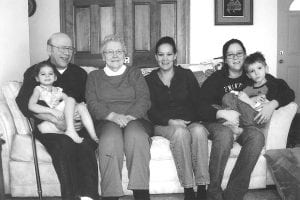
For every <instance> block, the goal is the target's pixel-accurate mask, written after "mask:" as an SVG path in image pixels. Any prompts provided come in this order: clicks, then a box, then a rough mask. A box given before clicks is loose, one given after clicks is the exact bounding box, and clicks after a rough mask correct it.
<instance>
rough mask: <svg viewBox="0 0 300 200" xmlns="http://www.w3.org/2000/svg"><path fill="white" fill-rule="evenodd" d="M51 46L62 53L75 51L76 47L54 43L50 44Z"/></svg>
mask: <svg viewBox="0 0 300 200" xmlns="http://www.w3.org/2000/svg"><path fill="white" fill-rule="evenodd" d="M49 45H50V46H51V47H54V48H57V50H58V51H59V52H60V53H70V54H71V53H73V52H74V51H75V48H74V47H69V46H60V47H59V46H55V45H53V44H49Z"/></svg>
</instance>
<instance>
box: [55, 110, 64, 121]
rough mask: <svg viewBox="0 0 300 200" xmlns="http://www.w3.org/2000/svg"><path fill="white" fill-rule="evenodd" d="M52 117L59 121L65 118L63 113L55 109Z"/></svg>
mask: <svg viewBox="0 0 300 200" xmlns="http://www.w3.org/2000/svg"><path fill="white" fill-rule="evenodd" d="M52 115H54V117H56V119H58V120H63V119H64V118H65V116H64V113H63V112H61V111H59V110H55V109H53V111H52Z"/></svg>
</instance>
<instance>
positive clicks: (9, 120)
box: [0, 63, 297, 197]
mask: <svg viewBox="0 0 300 200" xmlns="http://www.w3.org/2000/svg"><path fill="white" fill-rule="evenodd" d="M184 66H185V67H188V68H190V69H191V70H192V71H194V74H195V76H196V77H197V79H198V81H199V83H200V84H201V82H203V80H204V79H205V73H204V72H203V71H205V70H207V69H211V68H212V66H211V65H210V64H207V63H204V64H200V65H184ZM85 69H86V70H87V71H91V69H90V68H85ZM147 71H148V70H145V71H143V72H144V73H147ZM20 85H21V83H20V82H14V81H10V82H6V83H4V84H3V85H2V86H1V91H2V92H1V91H0V136H1V138H2V139H4V140H5V141H6V143H5V144H4V146H3V150H2V162H3V171H4V182H5V192H6V193H7V194H11V195H12V196H15V197H19V196H23V197H25V196H37V195H38V194H37V189H36V188H37V186H36V179H35V171H34V163H33V154H32V146H31V145H32V143H31V139H30V136H29V134H28V133H29V132H30V129H29V126H28V122H27V121H26V119H25V118H24V116H23V115H22V114H21V112H20V111H19V109H18V108H17V105H16V103H15V97H16V95H17V93H18V90H19V88H20ZM296 111H297V104H295V103H290V104H289V105H287V106H285V107H282V108H280V109H278V110H276V111H275V112H274V114H273V116H272V119H271V121H270V123H269V125H268V126H267V128H266V130H265V136H266V145H265V148H264V149H263V151H262V153H261V156H260V157H259V160H258V162H257V164H256V167H255V169H254V171H253V173H252V175H251V181H250V186H249V188H265V187H266V185H267V184H273V180H272V178H271V176H270V174H269V172H268V169H267V166H266V165H267V164H266V160H265V158H264V156H263V155H264V153H265V151H266V150H268V149H282V148H285V147H286V141H287V136H288V131H289V128H290V124H291V121H292V119H293V117H294V115H295V113H296ZM152 140H153V142H152V146H151V161H150V193H151V194H158V193H181V192H183V188H182V187H181V186H180V184H179V181H178V178H177V173H176V168H175V165H174V161H173V157H172V154H171V152H170V149H169V141H168V140H166V139H164V138H162V137H153V138H152ZM210 145H211V144H209V147H210ZM240 148H241V147H240V146H239V144H237V143H234V146H233V148H232V150H231V155H230V158H229V160H228V162H227V166H226V169H225V173H224V177H223V182H222V187H223V188H224V187H225V186H226V184H227V182H228V178H229V175H230V172H231V170H232V168H233V166H234V163H235V162H236V159H237V156H238V154H239V151H240ZM37 152H38V160H39V169H40V174H41V182H42V190H43V195H44V196H60V187H59V182H58V179H57V176H56V173H55V171H54V168H53V165H52V161H51V157H50V156H49V154H48V153H47V152H46V150H45V148H44V146H43V145H42V144H41V143H40V142H38V141H37ZM99 180H100V179H99ZM127 184H128V177H127V169H126V165H125V164H124V167H123V188H124V193H125V194H131V191H128V190H127ZM99 193H100V188H99Z"/></svg>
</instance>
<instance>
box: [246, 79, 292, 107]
mask: <svg viewBox="0 0 300 200" xmlns="http://www.w3.org/2000/svg"><path fill="white" fill-rule="evenodd" d="M266 80H267V82H266V84H265V85H266V86H267V88H268V92H267V95H266V98H267V99H268V100H269V101H272V100H274V99H275V100H276V101H278V103H279V106H278V108H279V107H281V106H285V105H287V104H289V103H290V102H292V101H294V100H295V93H294V91H293V90H292V89H291V88H290V87H289V86H288V84H287V83H286V82H285V81H284V80H282V79H278V78H275V77H274V76H272V75H271V74H266ZM250 84H252V85H253V82H252V83H250Z"/></svg>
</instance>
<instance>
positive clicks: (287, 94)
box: [198, 69, 295, 121]
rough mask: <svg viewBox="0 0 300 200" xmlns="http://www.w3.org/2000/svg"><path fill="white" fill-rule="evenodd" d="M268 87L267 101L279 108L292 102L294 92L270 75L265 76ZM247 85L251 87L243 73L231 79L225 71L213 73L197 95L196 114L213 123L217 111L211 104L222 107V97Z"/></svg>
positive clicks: (249, 81)
mask: <svg viewBox="0 0 300 200" xmlns="http://www.w3.org/2000/svg"><path fill="white" fill-rule="evenodd" d="M266 79H267V83H266V85H267V87H268V89H269V90H268V94H267V99H268V100H276V101H278V103H279V107H280V106H284V105H286V104H288V103H290V102H291V101H293V100H294V98H295V95H294V92H293V91H292V90H291V89H290V88H289V87H288V85H287V84H286V83H285V82H284V81H283V80H281V79H276V78H274V77H273V76H271V75H270V74H266ZM247 85H253V82H252V80H250V79H249V78H248V77H247V76H246V74H245V73H243V74H242V75H241V76H240V77H238V78H235V79H232V78H229V77H228V71H227V70H225V69H222V70H219V71H216V72H214V73H213V74H212V75H211V76H210V77H208V78H207V79H206V80H205V81H204V83H203V85H202V87H201V89H200V95H199V100H200V102H199V110H198V114H199V117H200V119H201V120H203V121H215V120H216V113H217V111H218V110H217V109H216V108H214V107H213V106H212V105H213V104H218V105H222V98H223V96H224V95H225V94H226V93H228V92H230V91H232V90H235V91H242V90H243V89H244V88H245V87H246V86H247Z"/></svg>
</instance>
